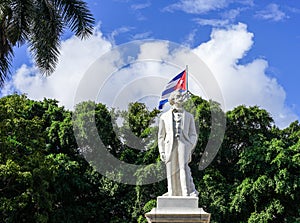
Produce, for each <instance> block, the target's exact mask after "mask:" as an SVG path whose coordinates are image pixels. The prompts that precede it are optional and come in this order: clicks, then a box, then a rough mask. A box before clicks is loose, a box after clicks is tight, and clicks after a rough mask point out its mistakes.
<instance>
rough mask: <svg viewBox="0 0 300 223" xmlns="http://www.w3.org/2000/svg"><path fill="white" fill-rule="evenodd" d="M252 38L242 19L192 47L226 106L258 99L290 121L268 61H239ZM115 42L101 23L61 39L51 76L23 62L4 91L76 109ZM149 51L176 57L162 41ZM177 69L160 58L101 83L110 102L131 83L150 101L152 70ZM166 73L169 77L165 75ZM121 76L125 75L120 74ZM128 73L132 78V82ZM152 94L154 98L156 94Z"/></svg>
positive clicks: (146, 52)
mask: <svg viewBox="0 0 300 223" xmlns="http://www.w3.org/2000/svg"><path fill="white" fill-rule="evenodd" d="M253 44H254V42H253V33H250V32H249V31H248V30H247V26H246V25H245V24H242V23H240V24H237V25H232V26H230V27H227V28H215V29H213V31H212V33H211V37H210V40H209V41H207V42H205V43H202V44H200V45H199V46H197V47H196V48H194V49H191V50H192V51H193V52H194V53H195V54H197V55H198V56H199V57H200V58H201V59H202V61H203V62H205V64H206V65H207V66H208V67H209V69H210V70H211V71H212V73H213V74H214V76H215V78H216V80H217V82H218V84H219V86H220V89H221V91H222V94H223V97H224V100H225V109H226V110H230V109H232V108H234V107H236V106H238V105H241V104H243V105H258V106H260V107H261V108H264V109H266V110H268V111H269V112H270V113H271V114H272V116H273V117H274V119H275V122H276V124H277V125H278V126H280V127H286V126H287V125H288V124H289V123H290V122H291V121H294V120H295V119H296V118H297V116H296V115H295V114H294V113H293V111H292V110H291V109H290V108H289V107H288V106H286V104H285V99H286V93H285V91H284V89H283V87H282V86H281V85H280V84H279V83H278V82H277V80H276V79H275V78H271V77H270V76H268V75H267V74H266V69H267V68H268V62H267V61H266V60H264V59H255V60H253V61H251V62H249V63H247V64H240V63H239V61H240V60H241V59H242V58H243V57H244V56H245V55H246V53H247V52H248V51H249V50H251V47H252V46H253ZM112 45H113V43H112V42H111V41H109V40H107V39H106V38H104V37H103V35H102V33H101V31H100V29H97V30H96V31H95V33H94V35H93V36H92V37H91V38H89V39H87V40H85V41H82V40H80V39H78V38H76V37H71V38H70V39H67V40H65V41H63V43H62V46H61V56H60V58H59V63H58V65H57V69H56V71H55V72H54V73H53V74H52V75H51V76H50V77H47V78H46V77H43V76H41V74H40V73H39V72H38V70H37V69H36V68H35V67H34V66H29V65H25V64H24V65H23V66H21V67H20V68H19V69H18V70H17V72H16V73H15V74H14V75H13V78H12V80H11V81H10V82H8V83H7V85H6V87H5V88H4V89H2V92H1V93H2V95H5V94H10V93H13V92H14V91H18V92H20V93H25V94H27V95H28V97H29V98H32V99H36V100H41V99H43V98H44V97H46V98H55V99H57V100H58V101H59V102H60V103H61V105H64V106H65V107H66V108H68V109H72V108H73V106H74V104H73V103H74V96H75V92H76V90H77V88H78V84H79V82H80V80H81V79H82V78H83V76H84V74H85V72H86V71H87V69H88V68H89V67H90V66H91V64H92V63H93V62H94V61H95V60H97V59H98V58H99V57H101V55H104V54H105V53H107V52H109V51H110V50H111V49H112ZM151 55H153V56H154V57H155V58H161V60H166V59H167V58H170V57H174V55H170V51H169V50H168V45H167V44H166V43H161V42H158V43H157V44H153V45H145V46H143V47H142V49H140V51H139V59H140V60H142V59H143V58H145V57H146V58H149V57H150V56H151ZM183 56H184V55H183V54H181V55H177V57H178V58H179V57H183ZM116 68H118V67H116ZM178 69H179V68H178V67H177V68H174V66H173V67H172V66H169V67H168V66H166V65H162V64H161V63H160V62H159V61H147V62H145V63H136V64H131V65H130V66H128V67H126V68H124V69H123V70H120V71H119V72H120V73H119V74H120V76H116V74H115V75H112V76H111V80H109V79H108V80H107V81H106V82H107V84H106V86H105V87H104V88H103V89H104V90H105V95H107V96H106V97H104V98H102V100H104V101H105V99H107V103H109V101H112V102H116V101H115V100H114V99H113V98H110V97H111V95H114V94H119V95H122V94H124V92H127V93H126V94H129V93H128V91H129V89H128V88H126V89H125V85H126V84H127V85H128V86H130V88H131V89H134V90H135V91H134V92H133V93H132V94H134V96H132V98H134V99H138V98H143V100H144V102H147V97H145V96H144V94H145V92H143V89H147V86H149V84H148V83H149V81H157V80H158V79H157V78H153V76H156V77H160V76H161V77H162V79H161V81H164V80H165V81H167V79H168V78H171V77H172V76H174V75H176V72H177V71H178ZM165 73H168V75H167V78H166V76H165V75H162V74H165ZM121 74H122V75H121ZM99 75H101V74H99ZM121 76H122V77H123V78H119V77H121ZM142 77H147V78H145V79H143V78H142ZM130 79H131V80H132V81H131V82H130V83H129V82H128V80H130ZM147 81H148V82H147ZM99 84H100V83H99ZM101 84H102V83H101ZM137 85H139V87H138V88H137V87H135V86H137ZM157 85H159V83H157ZM148 92H149V97H150V98H151V97H152V96H155V95H154V94H153V92H151V91H148ZM102 96H103V95H102ZM108 99H109V100H108ZM143 100H142V101H143ZM151 100H152V101H153V97H152V98H151ZM154 101H155V100H154ZM149 103H150V102H149ZM152 106H153V105H152Z"/></svg>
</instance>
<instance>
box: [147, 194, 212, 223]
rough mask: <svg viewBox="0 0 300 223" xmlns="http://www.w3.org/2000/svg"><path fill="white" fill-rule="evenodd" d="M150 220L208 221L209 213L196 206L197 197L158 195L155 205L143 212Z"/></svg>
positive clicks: (150, 221) (177, 221) (150, 222)
mask: <svg viewBox="0 0 300 223" xmlns="http://www.w3.org/2000/svg"><path fill="white" fill-rule="evenodd" d="M145 216H146V219H147V221H148V222H149V223H152V222H158V223H160V222H176V223H181V222H182V223H184V222H190V223H192V222H194V223H196V222H201V223H209V222H210V213H206V212H205V211H204V210H203V209H202V208H198V197H181V196H159V197H157V207H156V208H153V209H152V210H151V211H150V212H148V213H146V214H145Z"/></svg>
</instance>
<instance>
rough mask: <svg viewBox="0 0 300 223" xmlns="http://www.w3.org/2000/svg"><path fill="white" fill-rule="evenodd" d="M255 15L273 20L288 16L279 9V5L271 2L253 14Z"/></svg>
mask: <svg viewBox="0 0 300 223" xmlns="http://www.w3.org/2000/svg"><path fill="white" fill-rule="evenodd" d="M255 17H256V18H260V19H264V20H272V21H275V22H277V21H281V20H283V19H286V18H288V16H287V15H286V14H285V13H284V12H283V11H281V10H280V9H279V6H278V5H277V4H273V3H272V4H269V5H267V7H266V9H264V10H261V11H258V12H257V13H256V14H255Z"/></svg>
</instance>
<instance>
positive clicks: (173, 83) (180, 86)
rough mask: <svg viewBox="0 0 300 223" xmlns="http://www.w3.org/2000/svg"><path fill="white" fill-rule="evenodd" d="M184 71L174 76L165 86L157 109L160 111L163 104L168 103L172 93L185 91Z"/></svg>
mask: <svg viewBox="0 0 300 223" xmlns="http://www.w3.org/2000/svg"><path fill="white" fill-rule="evenodd" d="M186 84H187V82H186V70H184V71H182V72H181V73H180V74H178V75H176V76H175V77H174V78H173V79H172V80H170V81H169V83H168V84H167V85H166V87H165V89H164V91H163V92H162V94H161V98H160V101H159V105H158V108H159V109H162V108H163V106H164V104H166V103H167V102H168V98H169V96H170V94H171V93H172V92H173V91H176V90H181V91H186Z"/></svg>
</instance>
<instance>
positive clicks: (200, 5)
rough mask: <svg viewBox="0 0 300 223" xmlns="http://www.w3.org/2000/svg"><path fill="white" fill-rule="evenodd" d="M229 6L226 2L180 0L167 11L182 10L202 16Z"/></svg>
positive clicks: (220, 0) (222, 0) (219, 0)
mask: <svg viewBox="0 0 300 223" xmlns="http://www.w3.org/2000/svg"><path fill="white" fill-rule="evenodd" d="M227 5H228V1H226V0H196V1H195V0H180V1H179V2H177V3H175V4H172V5H169V6H168V7H166V8H165V10H166V11H175V10H182V11H184V12H186V13H192V14H202V13H206V12H209V11H212V10H216V9H221V8H224V7H226V6H227Z"/></svg>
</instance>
